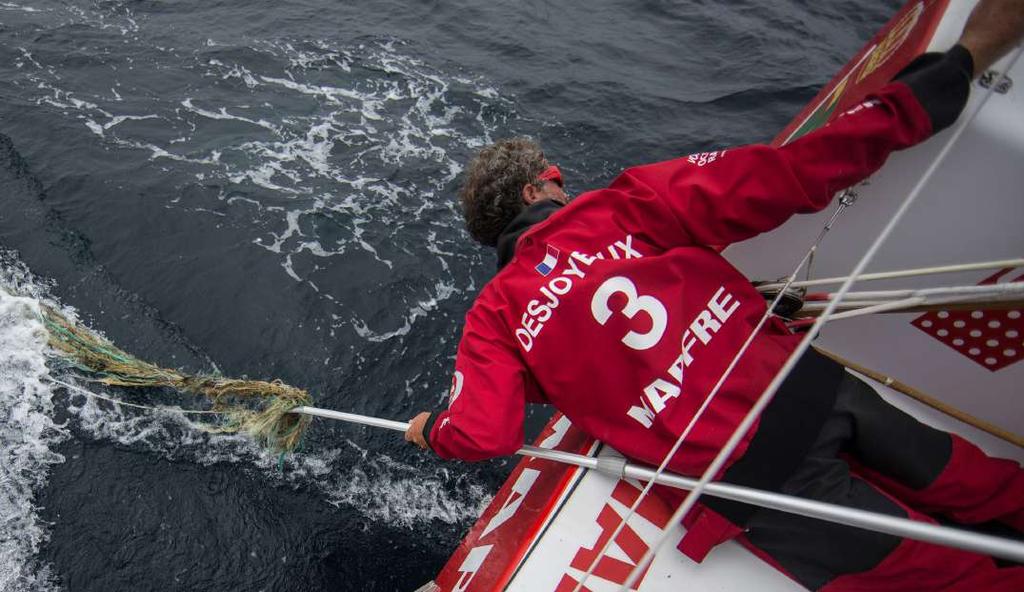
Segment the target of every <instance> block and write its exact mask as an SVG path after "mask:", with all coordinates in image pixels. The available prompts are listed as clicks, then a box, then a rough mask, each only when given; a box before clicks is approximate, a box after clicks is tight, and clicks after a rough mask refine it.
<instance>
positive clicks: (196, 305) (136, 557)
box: [0, 0, 899, 591]
mask: <svg viewBox="0 0 1024 592" xmlns="http://www.w3.org/2000/svg"><path fill="white" fill-rule="evenodd" d="M898 4H899V3H898V2H894V1H885V2H883V1H871V2H869V1H867V0H859V1H858V2H849V3H841V4H837V5H836V6H834V7H833V6H827V7H823V6H822V5H820V3H813V2H804V1H797V0H791V1H788V2H779V3H771V4H770V5H765V4H764V3H757V2H736V3H729V5H728V6H723V5H720V4H719V3H714V2H699V1H681V2H641V3H637V2H627V1H625V0H623V1H619V2H601V3H596V4H595V3H592V2H582V1H572V2H559V3H541V2H523V3H510V4H507V5H493V4H485V3H469V2H450V3H444V4H443V5H441V4H437V3H409V2H355V3H346V4H345V5H336V4H335V3H332V2H325V1H323V0H304V1H299V2H288V3H279V2H237V1H229V0H225V1H214V2H202V3H200V2H157V1H133V2H129V1H123V0H103V1H85V0H66V1H63V2H50V1H46V2H43V1H37V2H28V1H26V0H20V1H16V2H0V99H2V100H0V134H2V136H0V460H2V463H0V590H3V591H7V590H10V591H22V590H103V591H107V590H122V589H133V590H199V591H202V590H210V591H213V590H327V589H330V590H409V589H413V588H415V587H417V586H418V585H420V584H422V583H423V582H425V581H426V580H428V579H430V578H431V577H432V576H433V575H434V574H435V573H436V572H437V570H438V569H439V568H440V567H441V565H442V564H443V562H444V560H445V559H446V558H447V556H448V554H449V553H450V552H451V550H452V548H453V547H454V546H455V545H456V544H457V543H458V541H459V540H460V538H461V536H462V534H463V533H464V531H465V529H466V528H467V527H468V526H469V525H470V524H471V523H472V521H473V519H474V517H475V516H476V515H477V514H478V512H479V511H480V510H481V509H482V507H483V506H484V505H485V504H486V503H487V501H488V500H489V498H490V495H491V494H492V493H493V491H494V490H495V489H496V488H497V487H498V486H499V485H500V483H501V481H502V479H503V477H504V475H505V474H506V473H507V471H508V470H509V469H510V467H511V466H512V464H511V462H512V461H495V462H491V463H481V464H475V465H468V464H445V463H440V462H437V461H434V460H432V459H431V458H429V457H427V456H426V455H424V454H421V453H419V452H418V451H417V450H414V449H411V448H408V447H407V446H406V445H405V443H404V442H402V441H401V438H400V437H399V436H397V435H395V434H392V433H380V432H375V431H372V430H369V429H362V428H353V427H348V426H341V425H332V424H328V423H323V422H321V423H317V424H316V425H315V426H314V428H313V430H312V431H311V433H310V436H309V438H308V439H307V441H306V442H305V445H304V449H303V450H302V452H301V453H299V454H296V455H293V456H291V457H289V458H287V459H285V461H284V462H283V465H282V464H281V463H279V459H277V458H276V457H271V456H269V455H267V454H266V453H264V452H262V451H261V450H259V449H258V448H256V447H255V446H254V445H252V444H251V443H249V442H247V441H246V440H244V439H242V438H238V437H228V436H211V435H210V434H207V433H205V432H203V431H201V430H198V429H196V427H195V426H194V425H192V424H191V423H190V422H189V421H188V419H187V418H186V417H185V416H183V415H181V414H177V413H172V412H164V413H155V414H154V413H146V412H139V411H137V410H133V409H128V408H117V407H114V406H112V405H111V404H109V403H106V402H102V401H97V400H95V399H89V398H85V397H83V396H81V395H70V396H69V395H68V393H66V392H65V391H64V390H62V389H56V388H54V387H53V385H52V383H51V382H50V381H49V379H50V378H54V377H57V378H61V379H65V380H74V378H73V377H70V376H68V375H66V373H63V372H61V371H59V370H57V369H54V368H52V365H51V367H48V366H47V354H46V346H45V335H44V333H43V330H42V327H41V326H40V324H39V322H38V321H37V320H36V316H35V311H36V310H38V306H39V305H40V304H41V303H47V304H50V305H53V306H60V307H62V309H63V310H64V311H65V312H66V313H67V314H77V315H78V317H79V318H80V319H82V321H83V322H86V323H88V324H89V325H90V326H92V327H94V328H95V329H97V330H99V331H102V332H103V333H105V334H106V335H107V336H108V337H110V338H111V339H113V340H114V341H116V342H117V343H118V344H119V345H121V346H122V347H123V348H125V349H127V350H129V351H132V352H134V353H136V354H137V355H139V356H140V357H143V358H145V359H149V360H152V361H156V362H159V363H162V364H164V365H170V366H176V367H182V368H185V369H187V370H190V371H212V370H219V371H221V372H223V373H224V374H227V375H231V376H243V375H247V376H250V377H259V378H281V379H283V380H286V381H288V382H290V383H293V384H296V385H300V386H302V387H305V388H307V389H309V390H311V391H312V392H314V393H315V394H316V397H317V402H318V404H319V405H321V406H324V407H330V408H336V409H342V410H350V411H355V412H358V413H365V414H370V415H378V416H383V417H388V418H396V419H406V418H408V417H410V416H412V415H413V414H414V413H416V412H418V411H419V410H421V409H425V408H432V407H434V406H435V405H436V404H437V403H438V402H439V401H441V400H442V398H443V396H444V392H445V387H446V385H447V383H448V372H449V368H450V365H451V362H452V357H453V355H454V351H455V346H456V343H457V339H458V335H459V328H460V320H461V318H462V315H463V314H464V313H465V311H466V310H467V308H468V307H469V305H470V304H471V302H472V299H473V297H474V295H475V294H476V293H477V291H478V290H479V289H480V287H481V286H482V285H483V284H484V283H486V281H487V280H488V278H489V277H490V276H491V274H492V272H493V265H494V258H493V254H492V253H490V252H488V251H486V250H483V249H480V248H477V247H474V246H473V245H471V244H470V243H469V240H468V236H467V235H466V233H465V232H464V231H463V230H462V227H461V221H460V219H459V216H458V212H457V210H456V208H455V206H454V202H453V196H454V194H455V191H456V190H457V187H458V183H459V180H460V179H459V175H460V172H461V171H462V167H463V164H464V163H465V162H466V161H467V160H468V159H469V158H470V157H471V155H472V154H473V152H474V151H475V150H476V149H478V148H479V147H480V146H482V145H484V144H486V143H488V142H491V141H493V140H494V139H497V138H500V137H505V136H509V135H518V134H525V135H531V136H534V137H536V138H538V139H539V140H540V141H542V143H543V144H544V145H545V147H546V150H547V153H548V155H549V157H550V158H551V159H552V160H554V161H556V162H558V163H559V164H560V165H561V166H562V168H563V171H565V173H566V174H567V176H568V185H569V189H570V190H572V191H573V192H581V191H583V190H586V189H588V188H591V187H595V186H598V185H600V184H602V183H606V182H608V181H609V180H610V179H611V178H612V177H613V176H614V175H615V174H616V173H617V172H618V171H619V170H621V169H622V168H623V167H625V166H628V165H630V164H636V163H640V162H645V161H653V160H659V159H664V158H670V157H672V156H675V155H678V154H685V153H689V152H693V151H696V150H699V149H704V148H708V147H714V146H724V145H733V144H739V143H747V142H753V141H764V140H767V139H768V138H770V137H771V136H772V135H773V134H774V132H776V131H777V130H778V129H779V128H781V127H782V126H783V125H784V124H785V123H786V122H787V121H788V120H789V118H790V117H792V116H793V115H794V114H795V113H796V112H797V111H798V110H799V108H800V107H801V106H802V105H803V104H804V102H806V101H807V100H808V99H809V98H810V97H812V96H813V94H814V93H815V92H816V90H817V88H818V87H820V85H822V84H823V83H824V82H826V81H827V80H828V78H829V77H830V75H831V74H832V73H833V72H834V71H835V70H836V69H838V67H840V66H841V65H842V64H843V63H844V62H845V61H846V59H847V58H848V57H849V56H851V55H852V54H853V53H854V51H856V49H857V48H858V47H859V46H860V45H861V44H862V43H863V42H864V41H865V40H866V39H867V38H868V37H869V36H870V35H871V34H872V33H873V32H874V31H875V30H876V29H877V28H878V27H879V26H880V25H881V24H882V23H883V22H884V21H885V20H886V19H887V18H888V16H889V15H891V14H892V13H893V12H894V11H895V9H896V8H897V5H898ZM89 388H92V389H94V390H99V389H96V387H95V386H94V385H89ZM103 392H106V391H103ZM108 394H111V395H115V396H122V395H123V393H108ZM157 400H158V395H157V394H154V395H152V396H150V398H149V399H146V401H148V402H155V401H157ZM542 419H543V413H542V412H540V413H537V414H536V416H535V417H534V418H533V423H534V424H537V423H539V422H540V421H542Z"/></svg>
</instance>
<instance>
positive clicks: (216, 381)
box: [41, 305, 313, 452]
mask: <svg viewBox="0 0 1024 592" xmlns="http://www.w3.org/2000/svg"><path fill="white" fill-rule="evenodd" d="M41 312H42V320H43V324H44V325H45V326H46V329H47V331H48V332H49V344H50V347H52V348H54V349H55V350H56V351H57V352H58V353H59V354H61V356H62V357H63V358H64V359H65V360H67V362H68V363H69V364H70V365H71V366H73V367H74V368H76V369H78V370H80V371H82V372H84V373H87V374H89V375H91V376H92V377H93V378H94V380H96V381H97V382H101V383H103V384H107V385H111V386H120V387H128V388H161V387H165V388H171V389H174V390H177V391H179V392H183V393H189V394H192V395H200V396H203V397H206V398H207V399H209V400H210V401H211V403H212V408H211V410H212V411H215V412H217V413H218V414H219V415H220V417H221V422H220V424H219V425H218V426H217V427H216V428H215V429H213V430H211V431H217V432H229V433H234V432H242V433H247V434H249V435H251V436H252V437H253V438H255V439H256V440H257V441H259V442H260V443H262V444H263V445H264V446H267V447H268V448H270V449H272V450H274V451H277V452H290V451H292V450H294V449H295V448H296V447H298V445H299V443H300V441H301V440H302V435H303V433H304V432H305V430H306V428H307V427H308V426H309V422H310V418H309V417H306V416H302V415H298V414H296V413H289V411H291V410H292V409H294V408H295V407H298V406H303V405H310V404H311V403H312V401H313V400H312V397H310V395H309V393H307V392H306V391H304V390H302V389H300V388H296V387H294V386H291V385H288V384H285V383H283V382H281V381H280V380H274V381H271V382H267V381H263V380H240V379H233V378H223V377H220V376H210V375H195V376H193V375H187V374H182V373H181V372H178V371H176V370H169V369H167V368H161V367H159V366H157V365H155V364H151V363H149V362H146V361H143V360H140V359H138V358H135V357H134V356H132V355H130V354H128V353H125V352H124V351H122V350H121V349H119V348H118V347H117V346H115V345H114V344H113V343H110V342H109V341H107V340H106V339H104V338H103V337H100V336H99V335H97V334H95V333H93V332H92V331H90V330H88V329H86V328H84V327H81V326H79V325H76V324H75V323H73V322H72V321H70V320H68V319H67V318H66V317H64V316H63V315H61V314H60V313H59V312H57V311H56V310H54V309H52V308H50V307H48V306H45V305H44V306H42V307H41Z"/></svg>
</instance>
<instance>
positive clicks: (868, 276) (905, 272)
mask: <svg viewBox="0 0 1024 592" xmlns="http://www.w3.org/2000/svg"><path fill="white" fill-rule="evenodd" d="M1021 266H1024V259H1002V260H1000V261H985V262H981V263H961V264H958V265H942V266H937V267H918V268H915V269H901V270H897V271H880V272H876V273H865V274H864V275H862V276H860V278H859V279H858V281H863V282H866V281H869V280H888V279H894V278H904V277H916V276H924V275H934V274H940V273H954V272H958V271H978V270H985V269H1004V268H1014V267H1021ZM847 277H848V276H837V277H829V278H818V279H816V280H803V281H797V282H793V283H792V284H790V285H789V287H790V288H810V287H812V286H826V285H829V284H841V283H843V282H844V281H846V278H847ZM782 286H783V282H772V283H770V284H758V285H757V289H758V291H761V292H767V291H769V290H777V289H778V288H781V287H782Z"/></svg>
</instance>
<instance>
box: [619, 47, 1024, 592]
mask: <svg viewBox="0 0 1024 592" xmlns="http://www.w3.org/2000/svg"><path fill="white" fill-rule="evenodd" d="M1022 53H1024V47H1021V48H1020V49H1018V50H1017V52H1016V54H1015V55H1014V57H1013V59H1011V60H1010V62H1009V65H1008V66H1007V67H1006V69H1005V70H1004V72H1009V71H1010V70H1012V69H1013V67H1014V66H1015V65H1016V63H1017V61H1018V60H1019V59H1020V57H1021V54H1022ZM1004 76H1005V74H1004ZM994 88H995V85H992V86H990V87H989V89H988V90H987V92H986V93H985V95H984V96H983V97H982V99H981V101H980V102H978V104H977V105H976V106H975V107H974V109H973V110H972V111H971V114H970V116H969V117H968V118H967V119H966V120H964V122H963V123H962V124H961V125H960V126H958V127H957V128H956V130H955V131H954V132H953V134H952V135H951V136H950V138H949V140H948V141H947V142H946V144H945V145H944V146H943V147H942V150H941V151H940V152H939V153H938V155H936V157H935V158H934V159H933V160H932V162H931V164H930V165H929V166H928V168H927V169H926V170H925V173H924V175H922V176H921V178H920V179H919V180H918V181H917V183H916V184H915V185H914V188H913V189H912V190H911V191H910V193H909V194H908V195H907V197H906V198H905V199H904V200H903V202H902V203H901V204H900V206H899V208H898V209H897V210H896V212H895V213H894V214H893V216H892V217H891V218H890V219H889V222H888V223H887V224H886V225H885V227H884V228H883V229H882V231H881V232H880V233H879V234H878V236H877V237H875V240H874V241H873V242H872V243H871V245H870V246H869V247H868V250H867V251H866V252H865V253H864V254H863V255H862V256H861V259H860V261H858V262H857V264H856V266H854V269H853V271H852V272H851V273H850V275H849V276H848V277H847V278H846V280H845V281H844V282H843V284H842V286H841V287H840V288H839V291H838V292H837V293H836V298H835V299H834V300H832V301H831V302H829V306H828V307H827V308H826V309H825V310H824V312H822V314H821V316H820V317H818V319H817V320H816V321H815V323H814V325H813V326H812V327H811V329H810V331H808V333H807V335H806V336H805V337H804V338H803V339H802V340H801V341H800V344H799V345H798V346H797V347H796V349H795V350H794V351H793V353H792V354H790V356H789V359H788V360H786V363H785V364H784V365H783V366H782V368H781V369H780V370H779V371H778V372H777V373H776V375H775V378H774V379H773V380H772V382H771V383H769V385H768V387H767V388H766V389H765V390H764V392H763V393H762V394H761V396H760V397H759V398H758V400H757V402H756V403H755V404H754V406H753V407H752V408H751V409H750V411H749V412H748V413H747V415H746V417H744V418H743V421H742V422H741V423H740V425H738V426H737V427H736V429H735V430H734V431H733V433H732V436H730V438H729V440H728V441H727V442H726V444H725V446H724V447H723V448H722V449H721V450H720V451H719V453H718V455H717V456H716V457H715V459H714V460H713V461H712V463H711V465H710V466H708V468H707V469H706V470H705V471H704V474H703V475H701V478H700V481H699V482H698V483H697V485H696V486H695V487H694V488H693V490H691V491H690V493H688V494H687V496H686V498H685V499H684V500H683V503H682V504H681V505H680V506H679V508H678V509H677V510H676V512H675V513H673V514H672V517H671V518H670V519H669V521H668V524H676V523H678V522H679V521H680V520H681V519H682V517H683V516H685V515H686V514H687V513H688V512H689V511H690V510H691V509H692V508H693V506H694V505H695V504H696V503H697V498H699V497H700V495H701V493H702V492H703V490H704V487H705V486H706V485H707V484H708V482H709V481H710V480H711V477H712V476H714V475H716V474H718V471H719V470H721V468H722V467H723V465H724V464H725V461H726V460H727V459H728V458H729V457H730V456H731V455H732V453H733V451H734V450H735V449H736V447H737V446H738V445H739V444H740V441H741V440H742V439H743V437H744V435H746V433H747V431H748V430H749V429H750V427H751V426H752V425H753V423H754V421H756V420H757V418H758V417H760V415H761V412H762V411H763V410H764V408H765V407H766V406H767V405H768V403H770V402H771V400H772V398H773V397H774V396H775V393H776V392H777V391H778V389H779V386H780V385H781V384H782V382H783V381H784V380H785V379H786V377H788V376H789V373H790V372H791V371H792V370H793V367H794V366H795V365H796V363H797V361H799V359H800V358H801V357H802V356H803V354H804V353H805V352H806V351H807V349H808V348H809V347H810V345H811V340H812V339H814V337H815V335H816V334H817V333H818V331H820V330H821V327H822V326H823V325H824V324H825V322H826V321H827V320H828V318H829V317H830V316H832V313H833V311H834V310H835V308H836V306H837V305H838V304H839V302H840V301H841V300H842V299H843V297H844V296H845V295H846V293H847V292H849V291H850V288H851V287H852V286H853V284H854V282H856V280H857V277H858V276H859V275H860V274H861V273H863V271H864V269H865V268H866V267H867V265H868V264H869V263H870V262H871V260H872V259H874V256H875V254H876V253H877V252H878V251H879V249H880V248H881V246H882V244H883V243H884V242H885V241H886V239H888V238H889V236H890V235H891V234H892V233H893V231H894V230H895V228H896V226H897V224H899V222H900V221H901V220H902V219H903V217H904V215H906V213H907V211H909V210H910V207H911V206H912V205H913V204H914V202H915V201H916V200H917V197H918V195H920V194H921V191H922V189H923V188H924V186H925V184H926V183H927V182H928V181H929V180H930V179H931V177H932V175H934V174H935V171H936V170H938V167H939V165H940V164H941V163H942V162H943V161H944V160H945V158H946V155H948V154H949V152H950V151H952V149H953V146H954V145H955V144H956V142H957V140H959V139H960V136H962V135H963V133H964V131H965V130H966V129H968V128H969V127H970V125H971V123H973V122H974V120H975V118H976V117H977V116H978V114H979V113H980V112H981V110H982V108H983V107H984V106H985V105H986V104H987V103H988V101H989V99H990V98H991V97H992V94H993V92H992V91H993V89H994ZM787 288H788V286H787ZM781 292H785V289H783V290H782V291H781ZM770 311H771V309H769V312H770ZM731 369H732V365H730V367H729V368H727V369H726V372H730V371H731ZM681 440H682V437H680V441H681ZM675 448H676V447H673V451H672V452H671V453H670V454H674V453H675ZM662 464H663V465H664V464H667V459H666V461H665V462H663V463H662ZM649 489H650V488H646V489H645V490H644V491H645V492H646V491H648V490H649ZM640 497H643V494H641V496H640ZM669 532H670V531H669V530H666V531H664V532H663V533H662V534H661V536H660V537H659V538H658V541H657V542H656V543H655V544H654V545H652V546H651V547H650V549H648V550H647V552H646V553H644V556H643V557H642V558H641V559H640V561H638V562H637V564H636V566H635V567H634V568H633V570H632V571H631V572H630V574H629V577H628V578H626V581H625V582H624V583H623V584H622V586H620V588H619V592H626V590H628V589H629V588H630V587H631V586H632V585H633V584H634V583H635V582H636V580H637V578H638V577H639V575H640V573H641V572H642V571H643V570H644V569H646V567H647V566H648V565H649V564H650V562H651V560H652V559H653V558H654V555H655V554H656V553H658V552H659V551H660V550H661V548H662V547H663V546H664V545H665V542H666V541H667V540H668V536H669Z"/></svg>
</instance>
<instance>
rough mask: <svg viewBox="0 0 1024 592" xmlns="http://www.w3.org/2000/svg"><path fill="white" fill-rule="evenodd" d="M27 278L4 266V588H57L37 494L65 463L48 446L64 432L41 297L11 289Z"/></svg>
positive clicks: (0, 482)
mask: <svg viewBox="0 0 1024 592" xmlns="http://www.w3.org/2000/svg"><path fill="white" fill-rule="evenodd" d="M25 280H26V275H25V274H24V273H23V270H20V269H17V268H15V269H0V590H4V591H10V592H20V591H23V590H24V591H26V592H27V591H39V590H52V589H56V588H55V584H54V582H53V578H52V575H51V572H50V568H49V566H47V565H45V564H42V563H41V562H40V561H39V560H38V559H37V558H36V555H37V553H38V551H39V549H40V546H41V545H42V544H43V543H45V542H46V540H47V537H48V530H47V528H46V525H45V524H44V523H43V522H42V521H41V520H40V518H39V516H38V514H37V508H36V505H35V502H34V496H35V494H36V492H38V491H39V490H40V488H42V487H43V486H44V485H45V484H46V479H47V475H48V474H49V468H50V466H52V465H53V464H56V463H61V462H64V458H63V457H62V456H61V455H59V454H57V453H55V452H53V451H52V450H51V447H52V446H53V445H55V444H57V443H58V442H60V441H61V440H63V439H64V438H66V437H67V430H66V428H65V426H62V425H58V424H56V423H54V421H53V419H52V416H53V402H52V400H51V397H52V394H53V393H52V392H51V389H50V386H49V384H48V383H47V382H46V381H45V377H46V376H47V368H46V348H47V346H46V339H47V333H46V329H45V328H44V327H43V324H42V322H41V321H40V317H39V302H38V301H37V300H36V299H34V298H31V297H24V296H14V295H12V294H11V292H10V291H9V290H12V289H13V288H15V287H19V286H24V285H25Z"/></svg>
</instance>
